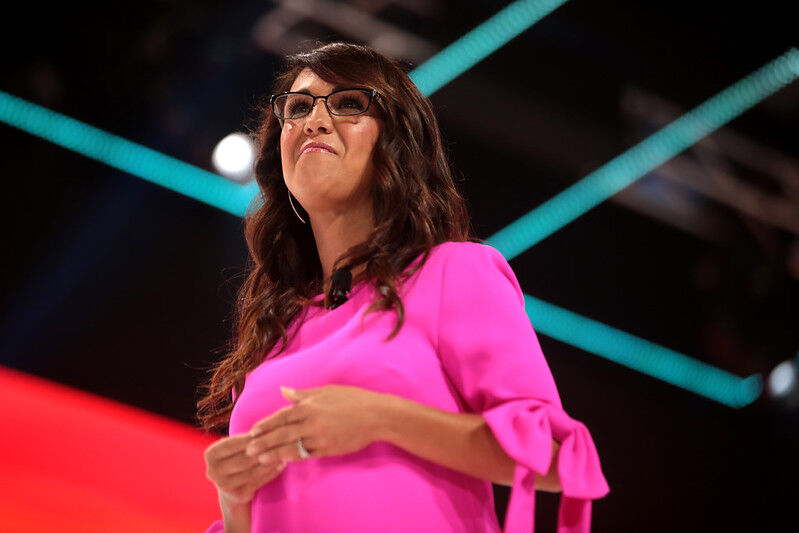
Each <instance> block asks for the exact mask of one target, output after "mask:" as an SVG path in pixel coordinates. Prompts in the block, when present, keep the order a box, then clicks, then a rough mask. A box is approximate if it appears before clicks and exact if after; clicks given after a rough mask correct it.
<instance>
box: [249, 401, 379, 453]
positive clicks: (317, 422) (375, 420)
mask: <svg viewBox="0 0 799 533" xmlns="http://www.w3.org/2000/svg"><path fill="white" fill-rule="evenodd" d="M280 389H281V391H282V393H283V396H284V397H285V398H286V399H287V400H289V401H291V402H292V404H291V405H287V406H286V407H283V408H281V409H278V410H277V411H275V412H274V413H272V414H271V415H270V416H268V417H266V418H263V419H261V420H259V421H258V422H256V423H255V424H254V425H253V427H252V430H251V431H250V436H251V437H252V442H250V444H249V445H248V446H247V454H248V455H249V456H251V457H256V456H263V455H264V454H268V456H267V457H265V458H259V460H260V461H261V462H262V463H264V464H270V463H275V462H280V461H284V462H288V461H301V460H302V458H301V457H300V451H299V449H298V447H297V440H298V439H300V438H301V439H302V444H303V446H305V449H306V450H308V453H309V454H310V455H311V457H325V456H330V455H344V454H348V453H353V452H357V451H359V450H361V449H363V448H365V447H366V446H368V445H369V444H371V443H372V442H374V441H375V440H377V438H378V435H379V430H380V427H381V424H382V422H383V420H384V417H385V415H384V414H383V413H384V410H383V406H385V405H386V403H385V402H387V401H388V399H389V398H390V396H389V395H386V394H381V393H378V392H374V391H370V390H366V389H362V388H360V387H351V386H346V385H326V386H324V387H316V388H312V389H298V390H294V391H292V389H289V388H287V387H281V388H280Z"/></svg>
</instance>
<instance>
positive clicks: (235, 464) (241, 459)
mask: <svg viewBox="0 0 799 533" xmlns="http://www.w3.org/2000/svg"><path fill="white" fill-rule="evenodd" d="M258 464H261V463H259V462H258V457H251V456H249V455H247V454H246V453H245V452H244V450H242V451H240V452H238V453H236V454H235V455H231V456H228V457H226V458H224V459H221V460H220V461H219V462H218V463H217V465H216V470H217V472H219V473H220V474H221V475H223V476H230V475H233V474H238V473H239V472H244V471H245V470H248V469H250V468H252V467H254V466H256V465H258Z"/></svg>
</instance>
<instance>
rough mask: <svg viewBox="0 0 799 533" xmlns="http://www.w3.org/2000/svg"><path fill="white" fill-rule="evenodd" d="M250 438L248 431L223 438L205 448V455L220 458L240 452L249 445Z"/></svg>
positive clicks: (210, 457)
mask: <svg viewBox="0 0 799 533" xmlns="http://www.w3.org/2000/svg"><path fill="white" fill-rule="evenodd" d="M250 438H251V437H250V435H249V434H247V433H241V434H239V435H232V436H230V437H224V438H221V439H219V440H218V441H216V442H214V443H213V444H211V445H210V446H209V447H208V448H206V449H205V457H206V459H215V460H220V459H224V458H226V457H229V456H231V455H234V454H236V453H239V452H240V451H242V450H244V449H245V448H246V447H247V444H249V442H250Z"/></svg>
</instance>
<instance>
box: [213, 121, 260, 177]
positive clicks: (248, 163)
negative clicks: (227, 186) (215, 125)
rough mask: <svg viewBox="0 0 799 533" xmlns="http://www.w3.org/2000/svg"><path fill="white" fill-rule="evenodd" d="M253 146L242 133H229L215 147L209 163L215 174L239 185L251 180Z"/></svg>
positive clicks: (253, 158) (250, 140) (253, 157)
mask: <svg viewBox="0 0 799 533" xmlns="http://www.w3.org/2000/svg"><path fill="white" fill-rule="evenodd" d="M254 160H255V145H254V144H253V142H252V139H251V138H250V137H249V136H247V135H245V134H243V133H238V132H237V133H231V134H230V135H228V136H227V137H225V138H224V139H222V140H221V141H219V143H218V144H217V145H216V147H215V148H214V151H213V154H212V155H211V162H212V163H213V165H214V168H215V169H216V171H217V172H219V173H220V174H222V175H223V176H225V177H226V178H230V179H232V180H234V181H236V182H239V183H245V182H248V181H250V180H251V179H252V177H253V168H252V163H253V161H254Z"/></svg>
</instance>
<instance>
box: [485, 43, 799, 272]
mask: <svg viewBox="0 0 799 533" xmlns="http://www.w3.org/2000/svg"><path fill="white" fill-rule="evenodd" d="M797 77H799V49H797V48H791V49H789V50H788V51H787V52H785V53H784V54H782V55H781V56H779V57H777V58H776V59H774V60H772V61H770V62H769V63H767V64H766V65H764V66H763V67H761V68H759V69H758V70H756V71H754V72H752V73H751V74H749V75H748V76H746V77H744V78H743V79H741V80H739V81H738V82H736V83H734V84H733V85H731V86H730V87H727V88H726V89H724V90H723V91H721V92H720V93H718V94H716V95H715V96H713V97H712V98H710V99H708V100H706V101H705V102H703V103H702V104H700V105H699V106H697V107H695V108H694V109H692V110H691V111H689V112H688V113H686V114H685V115H683V116H681V117H680V118H678V119H676V120H674V121H673V122H672V123H670V124H668V125H667V126H665V127H663V128H662V129H660V130H659V131H657V132H656V133H654V134H653V135H650V136H649V137H647V138H646V139H644V140H643V141H641V142H640V143H638V144H636V145H635V146H633V147H632V148H629V149H628V150H626V151H624V152H622V153H621V154H619V155H617V156H616V157H614V158H613V159H611V160H610V161H608V162H607V163H605V164H604V165H602V166H601V167H599V168H598V169H596V170H595V171H593V172H591V173H590V174H588V175H587V176H585V177H584V178H582V179H579V180H577V182H575V183H574V184H573V185H571V186H569V187H568V188H567V189H565V190H563V191H562V192H560V193H558V194H557V195H555V196H553V197H552V198H550V199H549V200H547V201H546V202H544V203H543V204H541V205H539V206H538V207H536V208H534V209H533V210H531V211H530V212H528V213H527V214H525V215H522V216H521V217H520V218H519V219H517V220H515V221H514V222H511V223H510V224H508V225H507V226H505V227H504V228H502V229H501V230H499V231H498V232H496V233H495V234H494V235H492V236H490V237H489V238H488V239H486V240H487V241H488V243H489V244H491V245H492V246H494V247H495V248H496V249H497V250H499V251H500V252H501V253H502V255H504V256H505V258H506V259H507V260H508V261H510V260H511V259H513V258H514V257H516V256H517V255H519V254H521V253H522V252H524V251H526V250H528V249H530V248H532V247H533V246H535V245H536V244H537V243H539V242H541V241H542V240H544V239H545V238H547V237H548V236H549V235H552V234H553V233H555V232H556V231H558V230H559V229H560V228H562V227H563V226H565V225H566V224H569V223H570V222H572V221H573V220H575V219H577V218H578V217H580V216H582V215H583V214H585V213H586V212H587V211H589V210H590V209H593V208H594V207H596V206H597V205H599V204H601V203H602V202H604V201H605V200H607V199H608V198H610V197H611V196H613V195H614V194H616V193H617V192H619V191H621V190H622V189H624V188H625V187H627V186H628V185H630V184H632V183H633V182H635V181H636V180H637V179H639V178H641V177H643V176H645V175H646V174H648V173H649V172H652V171H653V170H654V169H656V168H657V167H659V166H660V165H662V164H663V163H665V162H666V161H668V160H669V159H671V158H673V157H674V156H676V155H677V154H679V153H680V152H682V151H683V150H685V149H686V148H688V147H689V146H691V145H692V144H695V143H697V142H699V141H700V140H701V139H703V138H704V137H706V136H708V135H710V134H711V133H713V132H714V131H716V130H717V129H719V128H720V127H722V126H723V125H725V124H726V123H728V122H729V121H730V120H732V119H734V118H736V117H737V116H739V115H740V114H741V113H743V112H744V111H747V110H748V109H750V108H751V107H753V106H755V105H756V104H758V103H759V102H760V101H762V100H763V99H765V98H767V97H768V96H771V95H772V94H774V93H775V92H777V91H778V90H780V89H782V88H783V87H785V86H786V85H788V84H789V83H791V82H793V81H794V80H795V79H796V78H797Z"/></svg>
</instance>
